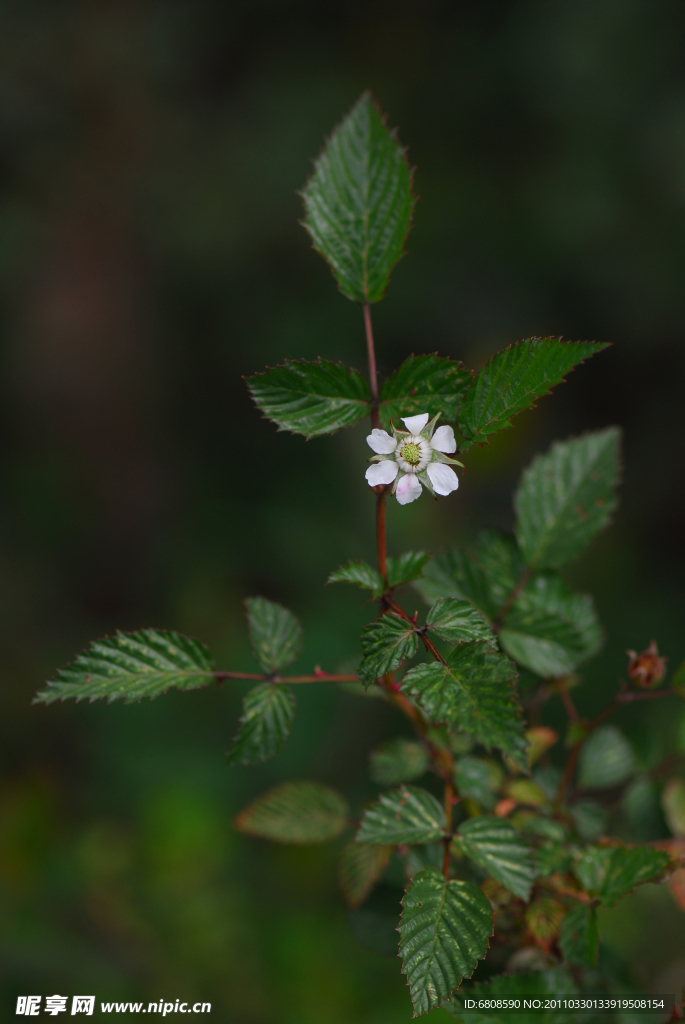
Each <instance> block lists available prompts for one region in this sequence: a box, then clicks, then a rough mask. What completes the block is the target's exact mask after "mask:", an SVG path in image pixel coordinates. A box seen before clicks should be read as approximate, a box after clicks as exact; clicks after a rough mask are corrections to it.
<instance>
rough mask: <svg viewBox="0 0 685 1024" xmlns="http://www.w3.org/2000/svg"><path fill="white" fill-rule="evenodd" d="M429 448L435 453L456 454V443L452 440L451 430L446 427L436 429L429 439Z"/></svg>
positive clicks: (452, 432) (452, 433)
mask: <svg viewBox="0 0 685 1024" xmlns="http://www.w3.org/2000/svg"><path fill="white" fill-rule="evenodd" d="M431 448H434V449H435V451H436V452H444V453H445V455H451V454H452V452H456V450H457V442H456V441H455V439H454V431H453V430H452V428H451V427H448V426H446V425H445V426H442V427H438V429H437V430H436V431H435V433H434V434H433V436H432V438H431Z"/></svg>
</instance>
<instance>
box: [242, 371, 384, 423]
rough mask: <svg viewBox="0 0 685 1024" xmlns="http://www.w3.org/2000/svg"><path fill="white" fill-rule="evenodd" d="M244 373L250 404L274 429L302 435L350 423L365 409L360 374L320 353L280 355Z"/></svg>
mask: <svg viewBox="0 0 685 1024" xmlns="http://www.w3.org/2000/svg"><path fill="white" fill-rule="evenodd" d="M245 379H246V383H247V386H248V388H249V389H250V394H251V395H252V398H253V399H254V403H255V405H256V406H257V408H258V409H261V411H262V412H263V413H264V415H265V417H266V418H267V419H269V420H271V421H272V423H276V424H277V425H278V429H279V430H290V431H291V432H292V433H293V434H303V435H304V436H305V437H306V438H307V439H309V438H311V437H319V436H320V435H321V434H332V433H334V432H335V431H336V430H340V429H341V428H342V427H353V426H354V425H355V423H358V422H359V420H361V419H363V418H364V417H365V416H368V415H369V412H370V410H371V404H370V403H371V392H370V390H369V385H368V382H367V380H366V378H365V377H362V375H361V374H360V373H358V372H357V370H352V369H348V368H347V367H346V366H343V364H342V363H330V362H328V361H327V360H326V359H317V360H316V361H315V362H307V361H306V360H305V359H300V360H294V359H286V360H285V363H284V365H283V366H272V367H270V368H269V369H267V370H266V371H265V372H264V373H256V374H255V375H254V376H253V377H246V378H245Z"/></svg>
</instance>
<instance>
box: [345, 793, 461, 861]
mask: <svg viewBox="0 0 685 1024" xmlns="http://www.w3.org/2000/svg"><path fill="white" fill-rule="evenodd" d="M444 835H445V812H444V810H443V808H442V807H441V805H440V804H439V803H438V801H437V800H436V799H435V797H434V796H433V794H432V793H429V792H428V791H427V790H425V789H421V788H420V787H419V786H400V787H399V788H398V789H392V790H390V792H389V793H381V795H380V797H379V798H378V800H377V801H376V803H375V804H372V805H371V807H369V808H368V809H367V810H366V811H364V815H363V817H362V821H361V825H360V826H359V831H358V832H357V835H356V836H355V842H357V843H378V844H381V845H390V846H399V845H401V844H403V843H407V844H409V843H434V842H436V841H437V840H438V839H442V837H443V836H444Z"/></svg>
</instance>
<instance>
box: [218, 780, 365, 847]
mask: <svg viewBox="0 0 685 1024" xmlns="http://www.w3.org/2000/svg"><path fill="white" fill-rule="evenodd" d="M347 815H348V806H347V801H346V800H345V798H344V796H342V795H341V794H340V793H338V792H337V791H336V790H335V789H331V788H330V786H323V785H321V783H319V782H284V783H282V784H281V785H280V786H276V787H274V789H270V790H268V792H266V793H264V794H263V795H262V796H260V797H257V799H256V800H254V801H253V802H252V803H251V804H249V805H248V806H247V807H245V808H244V810H242V811H241V812H240V814H239V815H238V816H237V818H236V819H235V827H236V828H237V829H238V831H240V832H246V833H247V834H248V835H250V836H258V837H259V838H260V839H271V840H273V841H275V842H278V843H327V842H328V841H329V840H330V839H335V837H336V836H337V835H339V834H340V833H341V832H342V830H343V829H344V828H345V826H346V825H347Z"/></svg>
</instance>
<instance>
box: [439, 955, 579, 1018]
mask: <svg viewBox="0 0 685 1024" xmlns="http://www.w3.org/2000/svg"><path fill="white" fill-rule="evenodd" d="M577 992H578V986H577V984H576V982H575V980H574V978H573V977H572V975H571V974H570V973H569V972H568V971H565V970H563V969H561V968H559V967H553V968H550V969H549V970H546V971H531V972H526V973H525V974H500V975H498V976H497V977H496V978H491V979H490V980H489V981H480V982H476V984H475V985H469V987H468V988H464V989H460V991H459V992H455V994H454V995H453V996H452V998H451V999H450V1000H449V1001H448V1002H447V1003H445V1004H444V1005H445V1009H446V1010H449V1011H450V1013H451V1014H452V1016H453V1017H455V1018H456V1019H457V1020H458V1021H459V1024H573V1022H574V1021H576V1022H577V1021H578V1014H577V1012H573V1011H568V1010H567V1011H564V1010H559V1009H552V1010H545V1009H542V1010H534V1011H531V1012H530V1013H521V1011H520V1010H519V1011H515V1012H513V1013H512V1012H507V1011H506V1010H502V1009H499V1007H498V1000H503V999H519V1000H523V998H524V997H525V996H529V997H532V998H534V999H535V998H537V999H540V1000H541V1001H542V1005H543V1007H544V1005H545V999H546V997H547V998H550V997H554V996H559V995H562V994H563V995H575V994H577ZM467 998H471V999H475V1000H477V1003H476V1005H481V1006H483V1009H479V1010H473V1009H469V1010H465V1007H464V1000H465V999H467ZM500 1005H501V1004H500ZM552 1005H555V1003H552ZM490 1006H491V1007H492V1009H486V1008H485V1007H490Z"/></svg>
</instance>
